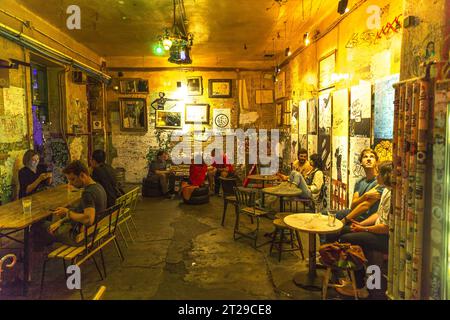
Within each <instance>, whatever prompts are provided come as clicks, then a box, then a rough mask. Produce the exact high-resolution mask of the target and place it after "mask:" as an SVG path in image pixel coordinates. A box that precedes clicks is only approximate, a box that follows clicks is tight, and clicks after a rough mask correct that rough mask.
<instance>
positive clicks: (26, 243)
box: [22, 227, 31, 296]
mask: <svg viewBox="0 0 450 320" xmlns="http://www.w3.org/2000/svg"><path fill="white" fill-rule="evenodd" d="M30 260H31V255H30V230H29V227H27V228H25V229H24V231H23V288H22V289H23V295H24V296H26V295H27V294H28V284H29V282H30V281H31V274H30V262H31V261H30Z"/></svg>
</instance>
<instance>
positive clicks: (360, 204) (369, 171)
mask: <svg viewBox="0 0 450 320" xmlns="http://www.w3.org/2000/svg"><path fill="white" fill-rule="evenodd" d="M359 161H360V163H361V165H362V167H363V168H364V172H365V174H366V176H365V177H364V178H361V179H360V180H358V181H357V182H356V184H355V189H354V193H353V199H352V204H351V206H350V209H347V210H343V211H339V212H337V214H336V218H338V219H340V220H341V221H342V222H343V223H344V224H346V223H348V222H349V221H350V220H356V221H362V220H364V219H367V218H368V217H369V216H371V215H372V214H373V213H375V212H377V210H378V206H379V204H380V199H381V194H382V192H383V187H382V186H379V185H378V184H377V177H376V175H377V161H378V155H377V153H376V152H375V151H373V150H372V149H370V148H366V149H364V150H363V151H362V152H361V155H360V156H359Z"/></svg>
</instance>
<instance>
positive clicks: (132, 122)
mask: <svg viewBox="0 0 450 320" xmlns="http://www.w3.org/2000/svg"><path fill="white" fill-rule="evenodd" d="M119 114H120V130H122V131H135V132H147V128H148V126H147V105H146V102H145V99H134V98H131V99H128V98H127V99H125V98H124V99H119Z"/></svg>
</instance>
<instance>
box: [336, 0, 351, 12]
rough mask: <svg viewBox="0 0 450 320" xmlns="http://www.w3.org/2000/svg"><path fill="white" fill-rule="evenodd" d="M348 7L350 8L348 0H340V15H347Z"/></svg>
mask: <svg viewBox="0 0 450 320" xmlns="http://www.w3.org/2000/svg"><path fill="white" fill-rule="evenodd" d="M347 6H348V0H339V4H338V13H339V14H341V15H342V14H344V13H347V12H348V11H349V10H348V8H347Z"/></svg>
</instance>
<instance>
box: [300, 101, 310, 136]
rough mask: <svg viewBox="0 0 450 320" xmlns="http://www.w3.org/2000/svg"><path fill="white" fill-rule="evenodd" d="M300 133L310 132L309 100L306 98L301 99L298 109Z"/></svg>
mask: <svg viewBox="0 0 450 320" xmlns="http://www.w3.org/2000/svg"><path fill="white" fill-rule="evenodd" d="M298 133H299V134H307V133H308V102H307V101H306V100H302V101H300V104H299V110H298Z"/></svg>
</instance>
